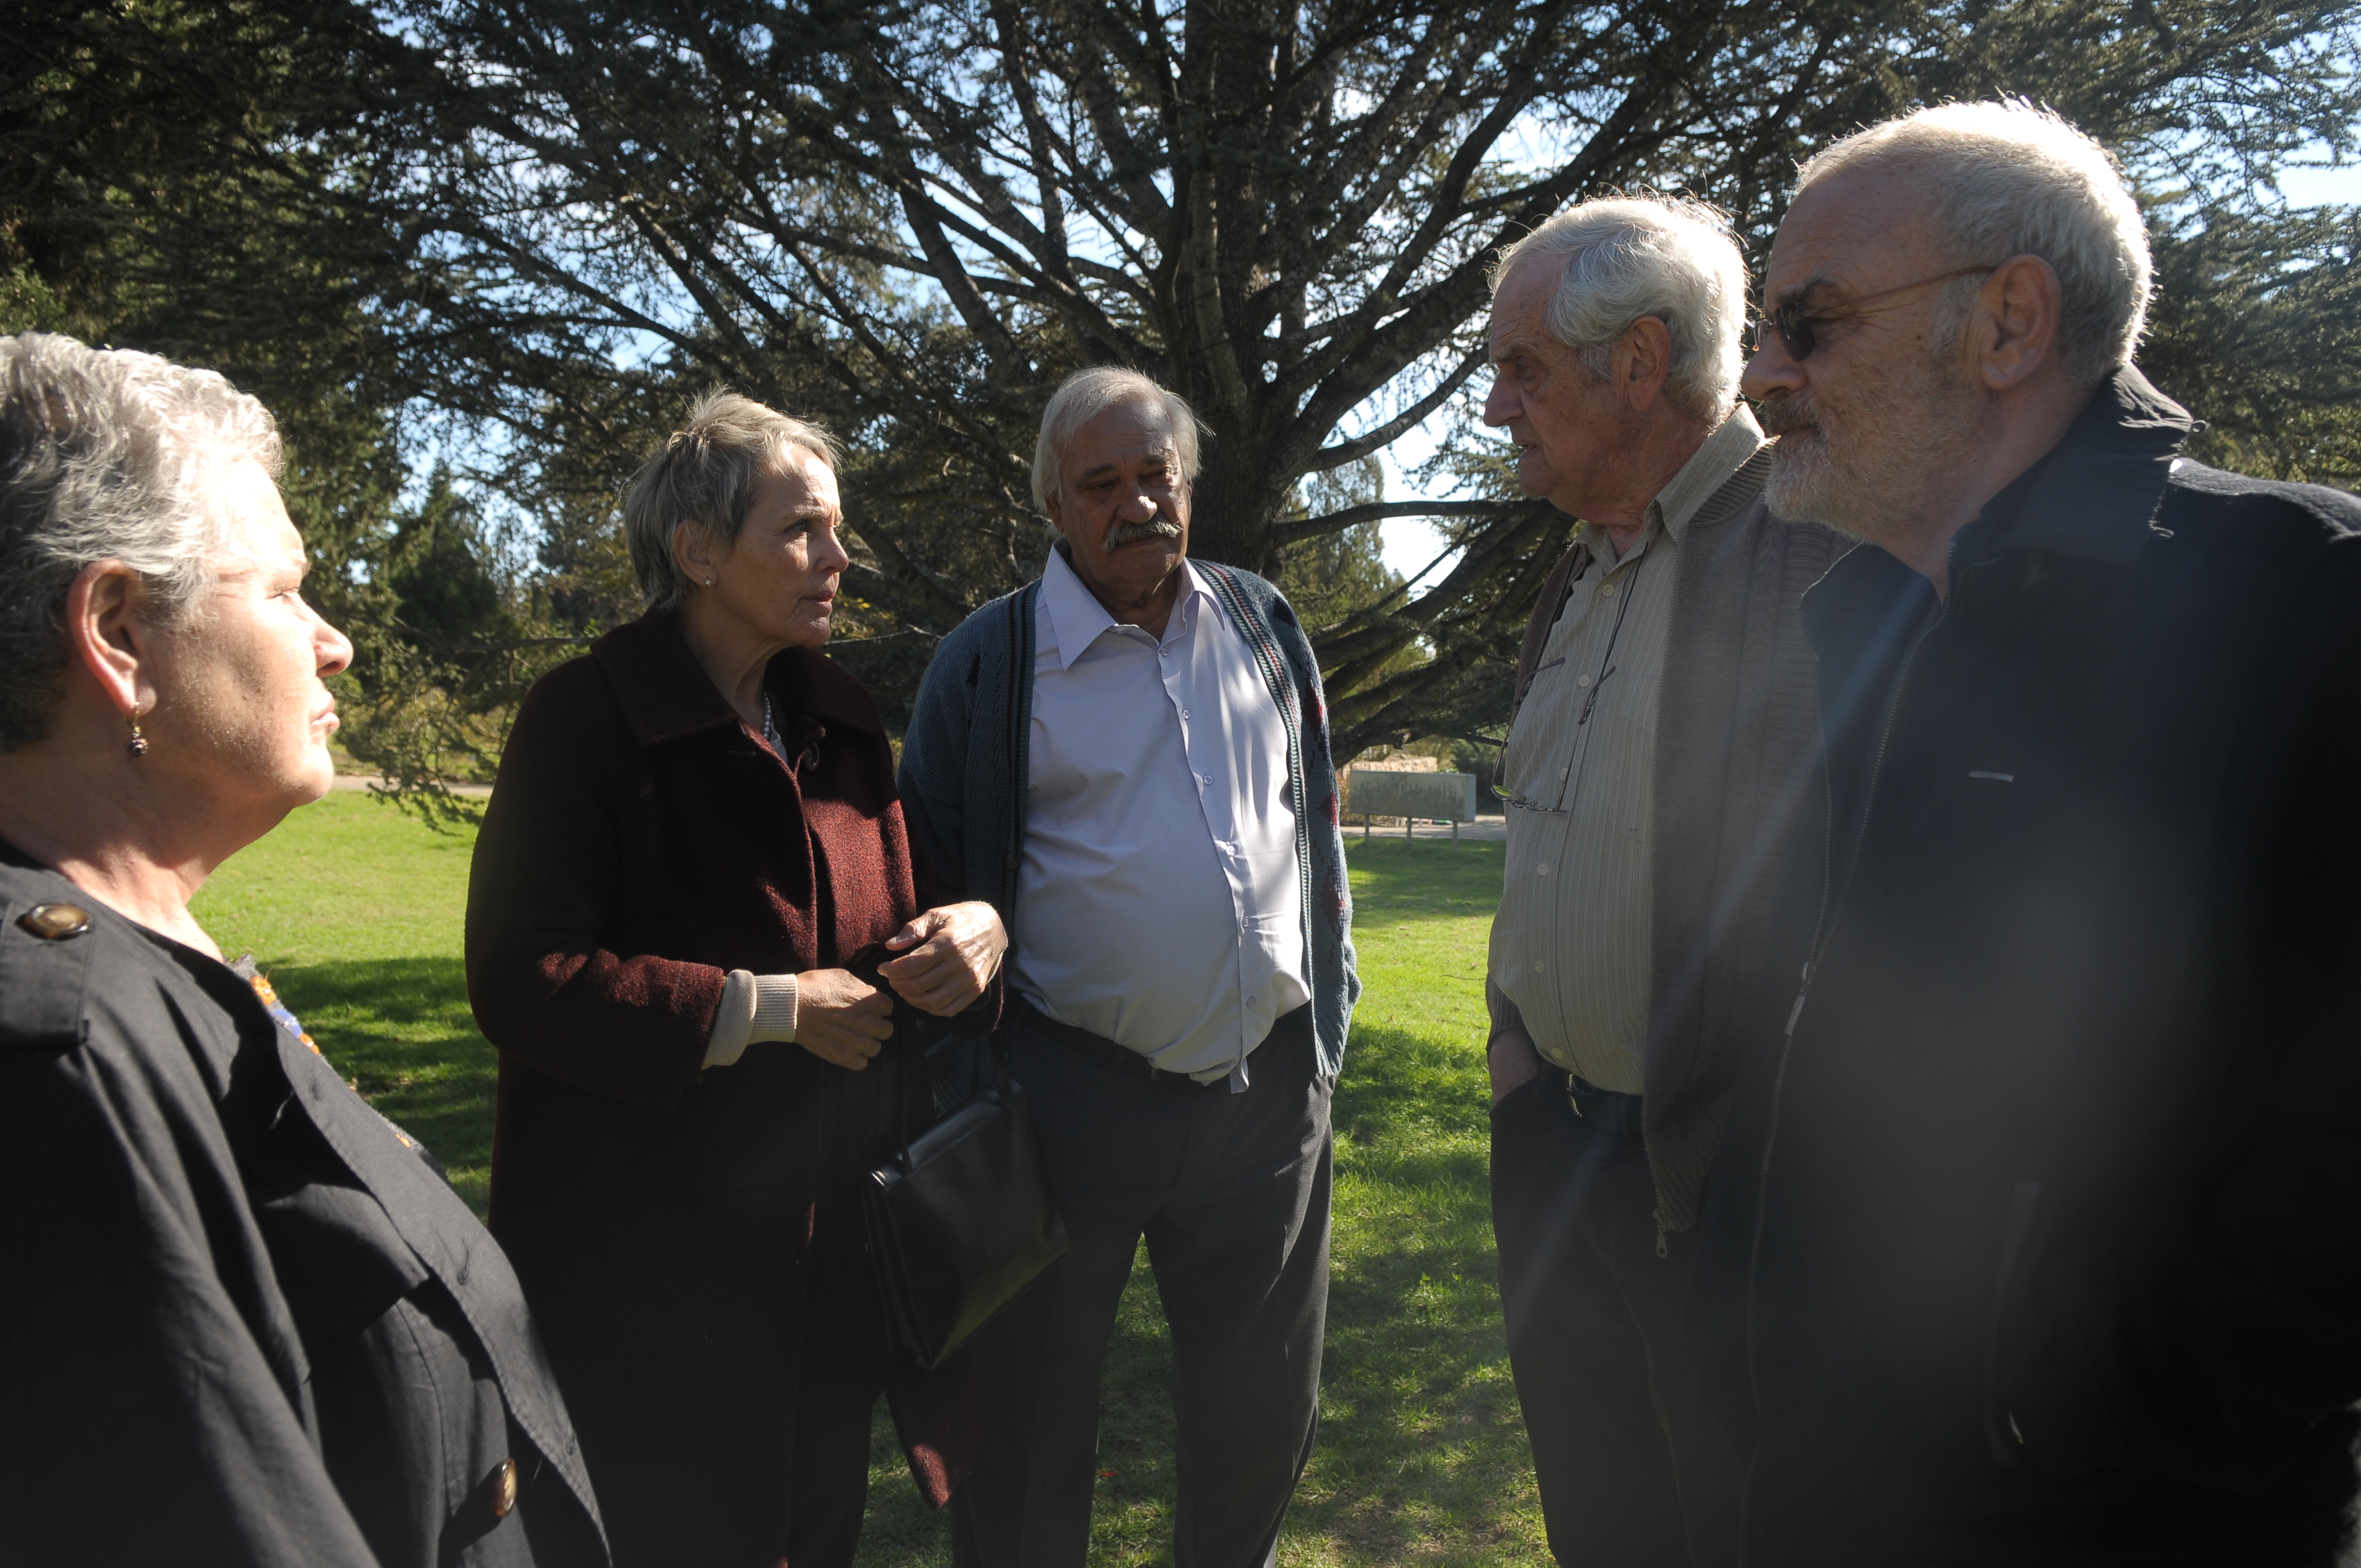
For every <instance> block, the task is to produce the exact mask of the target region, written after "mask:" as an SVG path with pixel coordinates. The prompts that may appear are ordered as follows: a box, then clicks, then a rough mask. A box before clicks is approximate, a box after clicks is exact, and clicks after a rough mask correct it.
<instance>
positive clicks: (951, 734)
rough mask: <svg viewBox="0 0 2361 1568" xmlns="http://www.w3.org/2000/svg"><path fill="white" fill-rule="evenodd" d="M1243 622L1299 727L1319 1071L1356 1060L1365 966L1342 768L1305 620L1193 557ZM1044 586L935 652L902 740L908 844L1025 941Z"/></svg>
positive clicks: (1294, 768) (1306, 919) (1298, 792)
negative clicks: (1340, 791)
mask: <svg viewBox="0 0 2361 1568" xmlns="http://www.w3.org/2000/svg"><path fill="white" fill-rule="evenodd" d="M1191 565H1194V566H1195V567H1196V568H1197V570H1198V572H1199V573H1201V574H1202V576H1204V578H1205V580H1206V582H1207V583H1209V584H1211V585H1212V587H1213V591H1214V593H1215V594H1217V595H1219V596H1220V598H1221V601H1222V604H1223V606H1224V609H1227V610H1228V611H1229V614H1230V617H1231V619H1232V620H1233V621H1235V623H1236V624H1237V625H1238V626H1240V627H1243V628H1245V629H1246V641H1247V644H1248V645H1249V646H1250V647H1251V648H1252V650H1253V652H1254V658H1255V663H1256V666H1257V668H1259V669H1260V670H1261V671H1262V675H1263V679H1264V680H1265V681H1266V682H1267V683H1268V685H1269V686H1270V693H1271V696H1272V698H1273V699H1274V700H1276V701H1277V703H1278V704H1279V716H1280V718H1282V719H1283V720H1284V721H1285V723H1286V726H1287V763H1288V777H1289V780H1290V784H1291V785H1292V786H1293V790H1294V795H1295V801H1294V805H1295V851H1296V854H1295V859H1296V865H1297V866H1298V867H1299V868H1300V869H1301V874H1302V878H1303V937H1304V950H1305V951H1307V952H1309V953H1310V954H1311V955H1312V1034H1313V1037H1314V1039H1315V1040H1316V1041H1317V1043H1318V1049H1319V1052H1320V1069H1321V1071H1322V1072H1323V1074H1325V1075H1327V1076H1328V1077H1330V1078H1334V1076H1335V1075H1336V1074H1337V1072H1338V1071H1340V1070H1341V1069H1343V1067H1344V1065H1345V1031H1346V1030H1347V1029H1348V1028H1349V1027H1350V1026H1351V1025H1352V1021H1353V1004H1354V1003H1356V1001H1358V1000H1359V999H1360V995H1361V980H1360V976H1359V974H1358V973H1356V970H1355V960H1354V957H1353V896H1352V893H1351V890H1350V889H1349V888H1348V887H1347V886H1346V885H1345V837H1344V834H1343V832H1342V831H1341V830H1340V829H1339V828H1338V827H1337V809H1336V766H1335V763H1334V762H1332V761H1331V760H1330V759H1329V756H1328V707H1327V704H1326V703H1325V701H1323V698H1322V696H1321V690H1320V667H1319V665H1318V664H1317V663H1314V662H1313V661H1312V644H1311V642H1310V641H1308V640H1306V638H1305V637H1304V635H1303V628H1302V627H1301V625H1299V624H1298V623H1297V621H1296V619H1295V611H1294V610H1293V609H1290V607H1289V605H1288V602H1287V600H1286V599H1285V598H1282V597H1281V596H1280V594H1279V590H1278V589H1277V588H1274V587H1271V586H1270V585H1269V584H1268V583H1267V582H1265V581H1263V579H1262V578H1260V577H1257V576H1255V575H1254V574H1253V573H1251V572H1241V571H1238V570H1236V569H1235V568H1233V567H1229V566H1217V565H1212V564H1211V563H1209V562H1203V561H1196V562H1191ZM1040 595H1041V580H1040V579H1039V578H1038V577H1037V578H1035V579H1034V580H1033V581H1032V582H1030V583H1028V584H1027V585H1026V586H1025V587H1021V588H1019V589H1017V590H1016V592H1015V593H1013V594H1009V595H1007V596H1005V598H998V599H994V601H993V602H992V603H990V604H988V605H985V606H984V607H983V609H979V610H977V611H976V612H975V613H974V614H973V615H971V616H969V617H968V618H967V620H964V621H962V622H961V624H960V626H959V629H958V630H955V631H953V632H952V633H951V634H950V636H948V637H946V638H944V639H943V641H942V645H941V646H940V647H939V648H938V649H936V650H935V659H934V663H931V664H929V665H928V667H927V674H926V679H925V680H924V681H923V682H921V683H920V685H919V686H918V702H917V707H916V708H915V709H914V710H913V712H912V713H911V716H910V729H909V732H908V734H907V735H906V736H905V737H904V739H903V742H902V769H901V773H900V777H899V780H898V783H899V784H900V787H901V794H902V809H903V812H904V814H905V815H906V817H908V818H909V824H910V836H911V838H912V839H916V840H917V843H918V844H919V845H920V847H921V848H922V849H923V850H925V852H926V855H927V858H928V861H930V862H931V867H932V871H933V873H934V875H935V877H936V878H937V879H939V881H940V882H942V883H944V884H946V885H948V886H950V887H951V888H952V889H954V890H955V891H956V893H957V895H958V896H960V897H961V898H981V899H984V900H986V901H988V902H989V903H990V904H991V905H992V906H993V907H994V909H996V910H998V911H999V912H1000V918H1001V922H1002V924H1004V925H1005V926H1006V927H1008V934H1009V940H1010V942H1011V944H1012V945H1013V944H1014V943H1015V941H1016V923H1017V920H1018V917H1019V911H1018V909H1017V907H1016V883H1017V868H1018V866H1019V865H1020V864H1021V863H1022V861H1023V860H1024V843H1025V799H1026V795H1027V780H1028V779H1029V777H1030V773H1029V772H1028V762H1027V742H1028V740H1029V738H1030V737H1031V735H1032V732H1033V663H1034V637H1033V630H1034V625H1035V607H1036V606H1037V605H1038V602H1039V600H1040Z"/></svg>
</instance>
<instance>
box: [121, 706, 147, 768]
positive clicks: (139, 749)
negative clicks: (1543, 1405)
mask: <svg viewBox="0 0 2361 1568" xmlns="http://www.w3.org/2000/svg"><path fill="white" fill-rule="evenodd" d="M128 717H129V718H130V720H131V744H129V745H128V746H126V747H125V748H124V750H125V751H128V752H130V753H131V760H132V761H133V762H137V761H138V760H139V759H140V758H142V757H144V756H146V755H147V754H148V737H146V736H145V735H142V734H140V733H139V710H138V709H137V708H136V707H135V708H133V709H132V710H131V712H130V714H129V715H128Z"/></svg>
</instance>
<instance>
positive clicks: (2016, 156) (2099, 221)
mask: <svg viewBox="0 0 2361 1568" xmlns="http://www.w3.org/2000/svg"><path fill="white" fill-rule="evenodd" d="M1866 171H1878V172H1900V173H1907V174H1910V175H1912V176H1914V177H1916V179H1917V181H1918V182H1919V189H1920V190H1922V191H1923V192H1925V194H1926V199H1927V212H1928V214H1930V216H1931V217H1932V219H1933V223H1934V227H1935V231H1936V233H1937V234H1938V236H1940V237H1941V239H1942V241H1943V243H1944V245H1945V247H1946V248H1947V249H1948V251H1949V262H1950V264H1951V265H1953V266H1957V267H1981V266H1985V265H1989V264H1996V263H1999V262H2003V261H2006V260H2007V259H2008V258H2010V257H2012V256H2037V257H2039V258H2041V259H2042V260H2044V261H2047V262H2048V263H2049V265H2050V267H2051V269H2053V270H2055V271H2056V272H2057V274H2058V284H2059V292H2060V293H2061V295H2062V296H2063V311H2064V319H2063V320H2061V321H2060V322H2059V326H2058V357H2059V363H2060V364H2061V365H2062V366H2063V367H2064V368H2065V370H2066V373H2067V374H2068V375H2069V376H2070V377H2072V378H2074V379H2075V380H2076V381H2079V382H2081V383H2083V384H2085V385H2094V384H2096V383H2097V382H2099V381H2101V380H2103V379H2104V378H2107V377H2108V376H2111V375H2113V374H2114V372H2115V371H2116V370H2118V369H2120V368H2122V367H2123V366H2124V365H2125V364H2126V363H2127V362H2129V360H2130V359H2131V356H2132V351H2133V350H2134V349H2136V348H2137V347H2138V346H2139V340H2140V333H2141V331H2142V330H2143V329H2144V328H2145V327H2146V326H2147V293H2148V285H2149V280H2150V277H2151V275H2152V274H2151V269H2150V266H2149V262H2148V248H2147V224H2146V222H2145V221H2143V220H2142V218H2141V217H2140V210H2139V203H2137V202H2135V201H2134V200H2132V193H2131V190H2130V188H2129V187H2128V186H2126V185H2125V183H2124V177H2123V172H2122V170H2119V169H2118V168H2117V167H2116V166H2115V160H2114V159H2113V158H2111V157H2109V156H2108V154H2107V149H2106V148H2103V147H2101V146H2100V145H2099V144H2098V143H2097V142H2096V141H2094V140H2093V139H2092V138H2091V137H2089V136H2086V135H2085V134H2083V133H2082V132H2081V131H2080V130H2078V129H2076V128H2075V127H2074V126H2071V125H2070V124H2068V123H2067V122H2066V121H2065V120H2063V119H2060V118H2059V116H2058V115H2054V114H2051V113H2050V112H2049V111H2048V110H2047V109H2039V108H2036V107H2035V106H2034V105H2033V104H2029V103H2027V102H2026V101H2025V100H2023V99H2017V100H2015V101H2012V102H2008V103H1982V104H1938V105H1937V106H1936V107H1934V108H1931V109H1920V110H1918V111H1917V112H1916V113H1915V114H1909V115H1903V116H1902V117H1901V118H1899V119H1894V120H1888V121H1886V122H1885V123H1884V124H1883V125H1880V126H1870V127H1869V129H1867V130H1865V131H1858V132H1855V133H1854V134H1853V135H1851V136H1849V137H1845V138H1844V139H1843V140H1842V141H1839V142H1831V143H1830V144H1829V145H1828V146H1827V147H1826V148H1822V149H1821V150H1820V151H1819V153H1818V154H1817V155H1816V156H1815V157H1814V158H1813V159H1811V161H1809V162H1808V163H1806V164H1805V165H1804V167H1803V171H1802V173H1801V174H1800V175H1799V176H1798V177H1797V180H1796V183H1795V191H1796V193H1797V194H1798V195H1801V194H1802V193H1803V192H1805V191H1806V190H1807V189H1809V188H1810V187H1811V186H1812V185H1813V184H1814V183H1815V182H1816V181H1821V180H1827V179H1831V178H1833V177H1834V176H1836V175H1839V174H1848V173H1854V172H1866ZM1974 282H1975V280H1972V279H1971V280H1965V281H1964V282H1962V283H1960V284H1957V285H1954V289H1955V291H1959V292H1960V295H1961V296H1962V297H1964V295H1965V291H1967V290H1969V289H1971V288H1972V287H1973V286H1974Z"/></svg>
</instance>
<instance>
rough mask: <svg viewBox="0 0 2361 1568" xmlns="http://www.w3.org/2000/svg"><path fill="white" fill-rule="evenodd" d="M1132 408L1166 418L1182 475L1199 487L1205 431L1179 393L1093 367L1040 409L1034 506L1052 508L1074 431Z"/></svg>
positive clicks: (1131, 373) (1128, 373) (1133, 373)
mask: <svg viewBox="0 0 2361 1568" xmlns="http://www.w3.org/2000/svg"><path fill="white" fill-rule="evenodd" d="M1134 407H1136V408H1148V409H1154V410H1156V411H1157V412H1159V414H1161V415H1162V416H1163V418H1164V428H1165V429H1166V430H1167V431H1169V432H1170V433H1171V436H1172V445H1173V448H1174V450H1175V451H1177V452H1178V453H1179V454H1180V477H1181V478H1182V479H1183V480H1185V481H1187V482H1189V483H1191V484H1193V483H1195V482H1196V478H1197V466H1198V444H1199V443H1198V437H1199V435H1200V433H1201V432H1202V427H1201V426H1200V425H1199V424H1198V422H1197V416H1196V414H1195V412H1193V411H1191V409H1190V407H1189V405H1188V404H1187V403H1186V402H1184V401H1182V400H1181V398H1180V394H1179V393H1178V392H1169V391H1166V390H1165V389H1163V388H1162V387H1159V386H1158V385H1157V384H1156V383H1155V382H1154V381H1153V380H1151V379H1149V378H1148V377H1146V376H1143V375H1141V374H1140V373H1139V372H1138V371H1137V370H1126V369H1124V368H1123V367H1120V366H1116V365H1094V366H1093V367H1091V368H1089V369H1088V370H1077V371H1075V372H1074V373H1073V374H1072V375H1071V376H1069V377H1067V378H1065V380H1064V381H1062V382H1060V384H1059V387H1058V389H1057V390H1056V391H1055V392H1053V393H1051V394H1050V395H1049V407H1048V408H1046V409H1043V410H1042V411H1041V435H1040V439H1038V441H1036V442H1035V443H1034V444H1033V501H1034V504H1035V505H1037V506H1038V507H1040V508H1041V509H1042V510H1045V511H1046V510H1049V498H1050V497H1051V496H1053V495H1056V494H1057V493H1058V487H1059V485H1060V484H1061V483H1062V482H1063V481H1064V479H1065V449H1066V443H1067V442H1069V441H1071V440H1072V439H1073V438H1074V432H1076V431H1078V430H1080V429H1082V426H1084V425H1086V424H1088V423H1090V422H1091V421H1093V420H1094V419H1096V418H1098V417H1099V415H1101V414H1103V413H1104V412H1106V411H1107V410H1109V409H1115V408H1134Z"/></svg>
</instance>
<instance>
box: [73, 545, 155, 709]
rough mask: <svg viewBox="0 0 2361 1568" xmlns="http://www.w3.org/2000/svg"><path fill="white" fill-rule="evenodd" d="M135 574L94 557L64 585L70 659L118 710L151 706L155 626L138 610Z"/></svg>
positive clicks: (119, 564) (139, 600)
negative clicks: (71, 580)
mask: <svg viewBox="0 0 2361 1568" xmlns="http://www.w3.org/2000/svg"><path fill="white" fill-rule="evenodd" d="M144 598H145V596H144V595H143V594H142V593H141V591H140V587H139V578H138V576H137V574H136V573H134V572H133V571H132V569H131V568H130V567H128V566H126V565H124V564H123V563H122V562H120V561H93V562H92V563H91V564H90V565H87V566H84V567H83V568H82V570H81V572H79V573H77V574H76V575H75V576H74V580H73V586H72V587H69V588H68V589H66V607H65V632H66V645H67V647H68V648H69V649H70V650H71V653H70V655H69V657H70V658H71V661H72V663H76V664H79V665H80V666H81V667H82V670H83V672H84V673H85V674H88V675H89V676H90V677H91V679H92V680H93V681H95V682H96V683H97V684H98V687H99V689H100V690H101V691H103V692H104V693H105V694H106V698H107V700H108V701H109V702H111V703H113V704H114V705H115V712H117V713H118V714H123V715H126V716H128V715H130V714H133V713H144V712H146V711H148V709H149V708H152V707H155V706H156V672H155V668H154V664H155V657H156V650H155V647H154V638H155V629H154V627H153V626H151V625H150V624H149V622H148V618H147V616H146V615H145V614H143V613H142V609H143V600H144Z"/></svg>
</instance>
